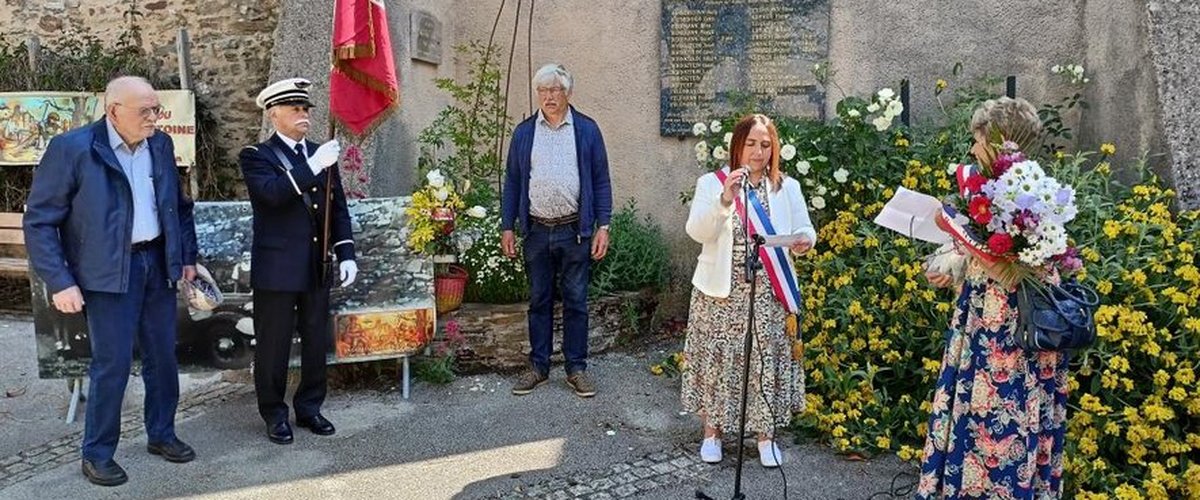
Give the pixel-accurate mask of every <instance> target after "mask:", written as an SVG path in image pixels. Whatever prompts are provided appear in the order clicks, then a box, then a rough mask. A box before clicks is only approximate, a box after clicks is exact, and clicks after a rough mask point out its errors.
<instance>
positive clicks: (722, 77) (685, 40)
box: [659, 0, 829, 136]
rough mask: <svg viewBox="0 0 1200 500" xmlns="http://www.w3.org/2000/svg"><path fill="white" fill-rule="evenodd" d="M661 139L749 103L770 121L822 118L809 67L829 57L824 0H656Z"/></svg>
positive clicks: (822, 104) (820, 98)
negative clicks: (658, 8) (658, 1)
mask: <svg viewBox="0 0 1200 500" xmlns="http://www.w3.org/2000/svg"><path fill="white" fill-rule="evenodd" d="M661 36H662V39H661V44H660V61H659V72H660V78H661V91H660V100H661V106H660V129H661V133H662V135H667V136H679V135H688V134H690V133H691V130H692V125H693V124H694V123H696V122H699V121H703V120H707V119H708V118H710V117H712V116H715V115H723V114H728V113H730V112H732V111H734V106H735V103H734V102H733V101H735V100H736V99H737V97H738V96H739V95H740V96H743V97H745V98H751V99H753V101H754V102H756V103H757V109H758V110H759V111H761V112H763V113H766V114H768V115H774V116H781V115H782V116H808V117H814V118H823V114H824V109H825V93H824V91H823V90H822V89H821V87H820V85H819V84H818V83H817V81H816V78H815V77H814V76H813V74H812V68H813V64H816V63H818V62H822V61H824V60H825V59H826V58H827V57H828V54H829V1H828V0H663V9H662V35H661Z"/></svg>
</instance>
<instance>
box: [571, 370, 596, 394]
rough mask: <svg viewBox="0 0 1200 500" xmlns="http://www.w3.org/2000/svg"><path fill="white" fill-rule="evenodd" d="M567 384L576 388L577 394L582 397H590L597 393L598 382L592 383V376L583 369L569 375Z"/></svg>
mask: <svg viewBox="0 0 1200 500" xmlns="http://www.w3.org/2000/svg"><path fill="white" fill-rule="evenodd" d="M567 385H569V386H571V389H574V390H575V395H576V396H579V397H581V398H590V397H592V396H595V395H596V384H594V383H592V378H591V377H589V376H588V374H587V372H585V371H583V370H580V371H577V372H575V373H572V374H570V375H567Z"/></svg>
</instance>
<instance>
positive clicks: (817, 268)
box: [652, 83, 1200, 499]
mask: <svg viewBox="0 0 1200 500" xmlns="http://www.w3.org/2000/svg"><path fill="white" fill-rule="evenodd" d="M937 87H938V89H939V91H940V90H942V89H945V84H942V83H938V84H937ZM939 93H940V92H939ZM956 97H957V99H958V101H957V103H956V104H955V105H954V106H952V107H950V108H949V109H948V110H947V113H946V120H945V121H944V123H943V124H941V125H931V126H916V127H911V128H898V129H892V130H878V129H877V128H876V127H873V126H871V125H872V124H871V123H869V122H866V121H864V120H863V119H862V115H863V114H864V113H865V111H866V109H865V106H866V105H867V103H868V102H869V101H864V100H861V99H848V100H844V101H843V102H842V103H839V104H838V107H837V109H838V116H837V118H836V119H835V120H833V121H831V122H829V123H820V122H812V121H805V120H793V119H787V118H780V119H776V125H777V126H778V128H779V130H780V138H781V141H782V142H783V143H784V145H785V148H787V149H788V150H787V151H785V154H784V155H783V160H784V161H783V162H782V164H783V167H784V168H785V169H786V171H787V173H788V174H789V175H791V176H792V177H795V178H797V179H798V180H800V182H801V184H802V186H804V189H805V194H806V196H807V197H808V199H809V201H810V211H811V212H812V213H813V215H814V218H815V219H816V222H817V225H818V228H819V239H818V244H817V246H816V248H815V249H814V250H813V251H812V252H811V253H810V254H809V255H807V256H806V257H805V258H801V259H797V266H798V267H799V274H800V276H801V277H802V282H803V285H802V289H801V294H802V296H803V300H804V311H803V314H802V317H801V321H800V323H801V332H802V338H803V341H804V343H805V344H804V346H803V347H804V352H805V369H806V372H807V384H808V387H807V396H806V397H807V401H808V406H807V410H806V411H804V412H803V413H802V414H799V415H797V417H796V418H795V420H794V422H793V429H794V430H795V431H797V433H798V434H800V435H802V436H808V437H810V438H813V439H817V440H820V441H822V442H825V443H828V444H830V445H831V446H833V447H834V448H836V449H838V450H840V451H842V452H845V453H848V454H857V455H872V454H878V453H895V454H896V455H897V456H898V457H900V458H901V459H902V460H908V461H916V460H920V458H921V447H922V446H923V444H924V438H925V434H926V431H927V430H928V429H927V421H928V418H929V412H930V404H929V402H928V399H929V396H930V394H931V391H932V389H933V388H934V385H935V381H936V377H937V376H938V370H939V368H940V360H941V359H942V353H943V349H944V348H945V337H944V335H945V332H946V330H947V326H948V324H949V321H950V315H951V313H952V311H953V308H954V304H953V301H954V300H955V298H956V294H957V291H956V290H935V289H933V288H931V287H930V286H929V285H928V284H927V283H926V282H925V281H924V279H923V277H922V274H923V271H922V269H921V264H922V262H923V260H924V257H925V256H926V255H927V254H929V253H930V252H931V251H932V250H933V248H931V247H930V246H929V245H927V244H924V243H914V242H913V241H911V240H909V239H907V238H904V237H901V236H898V235H896V234H895V233H892V232H890V231H887V230H884V229H882V228H880V227H878V226H876V225H875V224H874V223H872V222H871V221H872V219H873V218H874V217H875V216H876V215H877V214H878V213H879V211H880V209H881V207H882V205H883V203H884V202H885V201H886V200H888V199H890V198H891V196H892V195H893V194H894V191H893V190H894V188H895V186H905V187H907V188H910V189H915V190H918V191H921V192H925V193H929V194H932V195H934V196H939V197H940V196H944V195H946V194H948V193H950V192H951V190H952V189H953V186H954V185H955V182H954V179H953V178H952V173H951V172H950V171H949V170H948V167H949V166H950V165H952V164H953V163H957V162H959V161H964V160H965V158H964V156H965V153H966V146H967V144H969V140H970V136H969V133H968V127H967V122H968V120H969V116H970V111H971V110H972V109H973V108H974V107H975V105H976V104H977V103H978V102H979V101H980V100H981V99H985V98H990V97H992V95H991V94H990V93H987V92H982V91H979V90H978V89H958V90H956ZM860 108H861V109H860ZM852 111H855V112H852ZM720 122H721V126H720V127H717V128H718V129H720V128H729V126H730V125H731V124H732V123H733V119H732V118H730V119H727V120H721V121H720ZM1056 123H1057V125H1056V127H1059V128H1058V129H1057V130H1059V131H1061V130H1063V129H1062V128H1061V122H1056ZM709 128H710V129H711V128H713V127H709ZM701 142H702V143H705V145H704V146H700V145H697V148H696V149H697V153H698V155H697V159H698V160H700V161H701V163H706V164H708V165H706V166H707V168H711V167H712V165H711V163H712V161H711V160H710V159H709V158H707V157H705V158H702V157H701V155H700V154H699V153H700V152H701V151H703V152H705V153H706V154H707V155H709V156H711V153H710V152H711V151H713V150H714V149H716V148H717V147H718V146H720V145H722V142H723V141H722V137H720V136H719V135H715V134H713V135H707V136H704V137H701ZM789 145H790V146H791V147H790V148H789V147H788V146H789ZM793 149H794V151H793ZM1115 151H1116V146H1115V145H1112V144H1108V143H1106V144H1104V145H1103V146H1102V147H1101V148H1100V154H1095V153H1075V154H1069V153H1067V152H1064V151H1061V150H1053V149H1049V148H1048V149H1047V150H1046V151H1045V154H1046V155H1047V156H1048V158H1039V160H1041V161H1042V162H1043V165H1047V171H1048V173H1050V174H1051V175H1054V176H1055V177H1056V178H1058V179H1060V180H1061V181H1062V182H1064V183H1066V184H1071V185H1073V186H1074V187H1075V189H1076V191H1077V198H1076V203H1077V204H1078V206H1079V216H1078V217H1077V219H1076V221H1075V222H1074V223H1073V224H1072V226H1071V228H1070V229H1071V233H1072V236H1073V238H1074V242H1073V243H1074V244H1075V245H1077V246H1078V247H1079V248H1080V254H1081V256H1082V258H1083V259H1084V261H1085V271H1084V273H1083V274H1082V276H1081V278H1080V279H1082V280H1083V281H1084V282H1085V283H1086V284H1088V285H1089V286H1092V287H1094V288H1095V289H1096V290H1097V291H1098V293H1099V294H1100V295H1101V303H1102V306H1101V307H1100V309H1099V311H1098V313H1097V315H1096V323H1097V329H1098V341H1097V342H1096V344H1095V345H1093V346H1092V347H1091V348H1090V349H1087V350H1086V351H1083V352H1077V353H1074V355H1073V358H1072V363H1071V373H1070V375H1071V381H1070V399H1069V402H1068V407H1069V411H1068V417H1069V421H1068V431H1067V438H1066V443H1065V447H1064V450H1065V451H1064V473H1065V481H1064V496H1065V497H1067V498H1071V497H1077V498H1163V499H1165V498H1200V459H1198V457H1200V426H1198V425H1197V423H1198V422H1200V387H1198V386H1197V384H1198V380H1200V375H1198V374H1197V373H1196V372H1197V371H1198V370H1200V304H1198V302H1200V261H1198V259H1196V257H1195V253H1196V249H1197V248H1198V247H1200V220H1198V219H1200V212H1197V211H1181V210H1178V209H1177V207H1176V203H1175V200H1174V192H1173V191H1171V190H1170V189H1167V188H1166V187H1165V186H1164V184H1163V183H1162V182H1161V181H1160V180H1159V179H1157V178H1156V177H1154V176H1153V175H1151V174H1150V173H1149V172H1148V170H1147V169H1146V168H1145V165H1144V164H1138V165H1133V166H1129V167H1127V168H1125V169H1123V172H1122V173H1123V174H1127V175H1123V177H1122V178H1123V179H1125V180H1126V184H1121V183H1118V182H1116V181H1114V179H1113V178H1112V177H1113V175H1112V174H1113V166H1112V165H1110V164H1109V163H1108V161H1109V159H1110V158H1109V156H1110V155H1112V154H1113V153H1114V152H1115ZM1129 179H1133V180H1132V181H1130V180H1129ZM817 198H820V203H813V201H814V200H816V199H817ZM655 366H660V367H661V364H659V365H655ZM653 369H654V368H652V370H653ZM660 369H663V368H660Z"/></svg>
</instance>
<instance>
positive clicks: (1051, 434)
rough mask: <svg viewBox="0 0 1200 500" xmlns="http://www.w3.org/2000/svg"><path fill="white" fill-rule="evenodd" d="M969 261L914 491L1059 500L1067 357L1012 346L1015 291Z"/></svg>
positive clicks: (946, 495)
mask: <svg viewBox="0 0 1200 500" xmlns="http://www.w3.org/2000/svg"><path fill="white" fill-rule="evenodd" d="M968 260H969V261H971V262H970V264H969V265H968V269H967V273H966V281H965V282H964V284H963V287H962V293H961V294H960V295H959V297H958V302H957V309H956V312H955V314H954V317H953V318H952V320H951V323H950V329H949V331H948V332H947V339H946V353H945V355H944V356H943V358H942V366H941V374H940V375H939V377H938V381H937V388H936V390H934V393H933V401H932V405H933V408H932V412H931V413H932V414H931V415H930V417H929V430H928V434H927V436H926V440H925V449H924V453H923V458H922V460H921V478H920V482H919V484H918V486H917V494H916V497H917V498H922V499H924V498H1002V499H1010V498H1011V499H1044V498H1059V497H1060V496H1061V495H1062V486H1061V480H1062V465H1063V460H1062V458H1063V453H1062V450H1063V437H1064V433H1065V432H1066V417H1067V408H1066V404H1067V356H1066V354H1064V353H1062V352H1055V351H1028V352H1027V351H1025V350H1023V349H1021V348H1020V347H1018V346H1017V345H1016V344H1015V343H1014V342H1013V338H1012V335H1011V332H1012V331H1013V329H1014V328H1015V327H1016V323H1017V299H1016V294H1014V293H1009V291H1008V290H1006V289H1004V288H1003V286H1002V285H1000V284H998V283H997V282H995V281H992V280H991V279H989V278H988V277H987V276H986V274H985V273H984V271H983V269H982V267H980V266H979V265H978V264H977V263H975V262H973V259H968Z"/></svg>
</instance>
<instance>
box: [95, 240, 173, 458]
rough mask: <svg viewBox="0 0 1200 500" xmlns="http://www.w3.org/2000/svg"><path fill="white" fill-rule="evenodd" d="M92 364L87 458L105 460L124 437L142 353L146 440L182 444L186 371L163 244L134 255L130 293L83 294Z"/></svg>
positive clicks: (130, 262)
mask: <svg viewBox="0 0 1200 500" xmlns="http://www.w3.org/2000/svg"><path fill="white" fill-rule="evenodd" d="M83 300H84V314H85V315H86V316H87V323H88V339H89V341H90V342H91V346H92V361H91V366H90V367H89V368H88V377H89V378H90V379H91V380H90V384H91V385H90V387H89V388H88V400H87V415H86V417H85V418H84V428H83V449H82V454H83V458H85V459H88V460H93V461H106V460H110V459H112V457H113V454H114V453H115V452H116V451H117V441H119V440H120V438H121V402H122V400H124V398H125V386H126V384H127V383H128V382H129V373H130V369H131V365H132V363H133V353H134V349H135V348H136V349H137V351H138V353H139V355H140V356H141V361H142V382H143V383H144V384H145V386H146V401H145V424H146V436H147V437H148V438H149V441H150V442H151V443H160V442H168V441H173V440H174V439H175V407H176V406H177V405H178V404H179V368H178V364H177V363H176V360H175V337H176V330H175V328H176V324H175V318H176V314H177V313H176V302H175V286H174V284H173V283H172V282H171V280H170V279H169V278H168V277H167V271H166V259H165V258H164V255H163V248H162V245H161V244H159V245H152V246H150V247H148V248H145V249H142V250H138V251H134V252H133V253H132V255H131V257H130V259H129V288H128V289H127V291H126V292H125V293H106V292H95V291H89V290H83Z"/></svg>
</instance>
